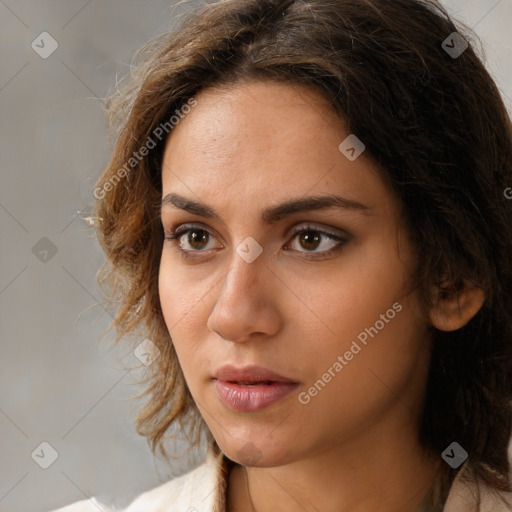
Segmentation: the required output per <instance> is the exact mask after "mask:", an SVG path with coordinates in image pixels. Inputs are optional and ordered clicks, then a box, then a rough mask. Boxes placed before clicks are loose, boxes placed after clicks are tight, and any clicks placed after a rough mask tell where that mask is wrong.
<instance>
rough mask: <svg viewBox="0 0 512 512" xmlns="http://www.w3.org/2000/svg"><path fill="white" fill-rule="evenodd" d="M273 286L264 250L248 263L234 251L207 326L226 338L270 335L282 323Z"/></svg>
mask: <svg viewBox="0 0 512 512" xmlns="http://www.w3.org/2000/svg"><path fill="white" fill-rule="evenodd" d="M276 286H279V284H278V280H277V279H276V278H275V276H274V275H273V273H272V272H271V271H270V269H269V268H268V267H267V266H266V263H265V261H264V254H261V255H260V256H259V257H258V258H256V260H254V261H252V262H251V263H247V262H246V261H245V260H244V259H243V258H241V257H240V256H239V255H238V254H237V253H236V252H233V257H232V260H231V261H230V268H229V271H228V273H227V274H226V276H225V278H224V281H223V282H222V284H221V289H220V290H219V292H218V295H217V298H216V301H215V305H214V307H213V310H212V312H211V314H210V316H209V318H208V322H207V326H208V328H209V329H210V330H211V331H213V332H215V333H217V334H218V335H219V336H221V337H222V338H224V339H225V340H230V341H233V342H245V341H248V340H249V339H251V338H254V337H255V336H257V335H260V336H272V335H273V334H275V333H276V332H278V331H279V329H280V327H281V316H280V314H279V310H278V305H277V302H276V301H277V298H276V297H277V293H276V291H277V290H276Z"/></svg>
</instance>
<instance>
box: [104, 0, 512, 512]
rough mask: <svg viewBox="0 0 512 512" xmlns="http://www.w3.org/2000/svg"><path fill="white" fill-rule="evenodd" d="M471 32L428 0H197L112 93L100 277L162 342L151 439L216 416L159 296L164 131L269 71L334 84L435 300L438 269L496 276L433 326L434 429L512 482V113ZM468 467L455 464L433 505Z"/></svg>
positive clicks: (326, 90)
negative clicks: (510, 195) (393, 199)
mask: <svg viewBox="0 0 512 512" xmlns="http://www.w3.org/2000/svg"><path fill="white" fill-rule="evenodd" d="M456 31H458V32H459V33H460V34H462V35H463V37H464V38H465V39H466V40H467V41H468V42H469V43H471V44H470V45H469V47H468V48H467V49H466V50H465V51H464V52H463V53H462V54H461V55H460V56H458V57H454V56H453V55H449V54H448V53H447V51H445V49H444V48H443V47H442V43H443V41H444V40H445V39H446V38H448V36H450V35H451V34H452V33H453V32H456ZM475 38H476V36H474V34H473V33H472V32H471V31H469V29H466V28H464V30H463V29H462V26H455V25H454V23H453V22H452V20H451V19H450V17H449V16H448V14H447V13H446V11H445V10H444V9H443V8H442V7H441V6H440V5H439V4H438V3H436V2H434V1H433V0H432V1H427V0H422V1H419V0H393V1H389V0H328V1H321V0H297V1H290V0H279V1H277V0H276V1H273V0H250V1H248V0H225V1H219V2H217V3H212V4H208V5H204V6H203V7H201V8H200V9H198V10H196V11H193V12H192V13H189V14H188V16H187V17H186V19H185V20H183V22H182V23H181V25H180V27H179V29H178V30H174V31H172V32H171V33H167V34H163V35H162V36H160V37H158V38H156V39H155V40H153V41H151V42H150V43H148V44H147V45H146V46H145V47H144V48H142V49H141V50H140V51H139V53H138V55H137V56H138V65H137V66H135V68H134V69H133V70H132V72H131V75H130V76H129V77H126V78H127V83H126V84H125V86H124V87H123V88H122V90H120V91H118V92H116V93H115V94H113V95H112V96H111V97H110V98H109V100H108V102H107V108H108V111H109V114H110V118H109V120H110V125H111V127H112V128H113V129H114V130H115V147H114V151H113V154H112V158H111V161H110V163H109V165H108V167H107V168H106V170H105V171H104V174H103V175H102V177H101V178H100V180H99V181H98V183H97V189H96V190H95V194H94V195H95V197H96V199H97V201H96V205H95V207H96V212H95V215H96V217H97V219H98V224H97V226H98V237H99V240H100V243H101V245H102V247H103V249H104V250H105V252H106V255H107V262H106V265H105V266H104V267H103V270H104V272H103V274H102V276H101V277H100V278H99V279H100V283H102V284H103V285H106V287H107V288H108V289H109V291H110V295H109V297H110V298H111V299H112V300H115V301H117V302H118V304H119V308H118V311H117V316H116V318H115V320H114V324H115V326H116V328H117V338H116V340H117V341H118V340H120V339H121V338H124V337H125V335H127V334H128V333H140V335H141V336H143V337H148V338H150V339H151V340H152V341H153V343H155V345H156V346H157V347H158V348H159V350H160V357H159V358H158V359H157V360H156V361H155V362H154V363H153V364H152V365H151V366H149V367H148V369H147V370H148V378H147V379H146V381H144V382H149V386H148V387H147V389H146V391H145V392H144V394H147V395H148V396H149V399H148V401H147V402H146V404H145V406H144V407H143V409H142V410H141V412H140V414H139V416H138V418H137V430H138V432H139V433H140V434H142V435H144V436H146V437H147V439H148V440H149V442H150V444H151V449H152V450H153V451H155V450H156V448H157V447H159V448H160V450H161V452H162V453H163V454H164V455H165V453H166V452H165V448H164V434H165V433H166V432H167V431H168V429H169V427H170V426H171V425H172V424H178V425H181V426H182V427H183V428H184V427H185V425H188V426H189V427H190V429H191V430H190V433H191V439H192V441H193V442H196V441H197V439H198V436H199V432H200V431H201V429H202V428H203V427H204V426H205V425H204V422H203V421H202V418H201V417H200V415H199V413H198V411H197V408H196V406H195V404H194V402H193V400H192V398H191V395H190V393H189V391H188V388H187V386H186V383H185V381H184V378H183V375H182V372H181V369H180V366H179V363H178V360H177V357H176V353H175V351H174V347H173V344H172V339H171V337H170V334H169V332H168V330H167V327H166V325H165V322H164V319H163V316H162V310H161V306H160V302H159V295H158V268H159V260H160V253H161V248H162V241H163V232H162V227H161V223H160V219H159V215H160V201H161V194H162V186H161V161H162V154H163V148H164V143H165V137H162V138H159V137H156V136H155V133H160V132H155V129H156V128H157V127H159V126H161V125H162V123H166V122H167V125H165V126H166V127H167V128H169V123H168V121H169V119H170V118H171V116H172V115H173V114H174V113H175V112H176V111H178V112H179V111H180V108H182V107H183V105H184V104H185V103H186V102H187V100H188V101H189V102H190V100H191V99H193V97H194V96H195V95H197V94H198V92H199V91H201V90H203V89H205V88H207V87H212V86H215V87H227V86H232V85H234V84H237V83H238V82H240V81H241V80H273V81H278V82H281V83H287V84H302V85H305V86H308V87H312V88H314V89H315V90H319V91H321V92H322V93H323V94H324V96H325V97H326V98H328V99H329V101H330V102H331V104H332V108H333V109H334V110H335V111H336V112H337V113H338V114H339V115H340V117H342V118H343V119H344V120H346V122H347V124H348V127H349V130H350V132H351V133H355V134H356V135H357V136H358V137H359V138H360V139H361V140H363V141H364V143H365V145H366V151H367V154H370V155H371V157H372V158H373V159H374V160H375V161H376V162H378V164H380V167H381V168H382V169H383V173H384V176H385V178H386V179H387V180H388V181H389V182H390V183H391V185H392V186H393V188H394V190H395V191H396V193H397V195H398V197H399V198H400V199H401V201H402V203H403V206H404V215H405V217H406V221H407V224H408V227H409V231H410V234H411V237H412V239H413V242H414V244H415V247H416V249H417V252H418V254H419V261H418V265H417V267H416V269H415V271H414V274H413V278H414V283H415V285H416V286H417V289H418V292H419V293H420V298H421V301H422V309H423V311H424V313H425V314H426V312H427V311H428V310H429V308H430V307H431V306H432V297H431V295H430V293H429V290H430V286H431V285H432V284H433V283H435V284H437V285H438V286H439V287H440V288H441V283H448V284H446V286H443V287H442V290H443V293H444V294H445V295H449V294H452V293H453V294H456V293H457V292H458V291H460V287H461V285H462V283H463V280H464V279H466V280H467V281H469V282H471V283H474V284H476V285H477V286H479V287H481V288H482V289H483V290H484V291H485V296H486V300H485V303H484V305H483V307H482V308H481V310H480V311H479V312H478V313H477V314H476V316H475V317H474V318H473V319H472V320H471V321H470V322H469V323H468V324H467V325H465V326H464V327H463V328H461V329H459V330H457V331H454V332H441V331H438V330H436V329H434V328H432V340H433V350H432V356H431V365H430V374H429V378H428V383H427V394H426V402H425V407H424V412H423V417H422V426H421V441H422V443H423V445H424V446H425V448H426V450H427V451H429V452H430V453H437V454H441V452H442V451H443V450H444V449H445V448H446V447H447V446H448V445H449V444H450V443H451V442H452V441H457V442H458V443H459V444H460V445H461V446H462V447H463V448H464V449H465V450H466V451H467V452H468V453H469V458H468V460H467V462H466V464H465V465H464V466H463V467H464V470H465V474H467V475H468V476H470V477H472V478H474V479H475V480H480V481H483V482H485V483H486V484H488V485H490V486H491V487H492V488H494V489H497V490H498V489H499V490H511V489H510V483H509V476H508V472H509V463H508V459H507V445H508V441H509V437H510V430H511V412H512V411H511V401H510V399H511V394H512V371H511V361H512V357H511V355H512V321H511V316H512V268H511V263H510V258H511V254H512V230H511V226H512V201H510V200H507V198H506V197H505V194H504V190H505V189H506V188H507V186H508V187H510V186H512V127H511V122H510V118H509V116H508V114H507V111H506V108H505V106H504V104H503V101H502V99H501V97H500V94H499V91H498V89H497V87H496V85H495V83H494V82H493V80H492V78H491V77H490V75H489V74H488V72H487V71H486V69H485V67H484V65H483V64H482V62H481V61H480V59H479V57H478V56H477V54H476V53H475V51H474V49H473V47H472V46H473V43H474V40H475ZM189 104H190V103H189ZM180 117H181V115H180ZM167 132H170V128H169V129H168V130H166V133H167ZM150 139H151V141H152V143H153V144H152V148H151V149H150V150H149V151H147V152H145V153H146V154H145V156H143V157H141V156H139V155H138V150H139V149H140V148H141V147H143V146H144V145H146V146H149V144H148V141H149V140H150ZM153 146H154V147H153ZM135 153H137V157H136V158H135V157H134V154H135ZM130 159H134V160H130ZM127 162H130V164H129V165H130V167H127ZM121 169H124V172H121ZM120 176H122V179H120ZM140 339H141V338H140V337H139V340H140ZM192 434H193V435H192ZM209 435H210V436H211V434H209ZM210 440H211V437H210ZM456 474H457V470H453V469H451V468H450V466H448V464H444V463H443V465H442V468H441V470H440V474H439V481H438V483H439V486H438V487H437V491H436V492H435V493H434V492H433V493H432V494H431V497H430V499H431V505H432V507H433V508H434V509H435V510H437V509H438V508H440V507H441V505H442V503H443V500H445V498H446V494H447V492H448V489H449V487H450V485H451V483H452V482H453V478H454V477H455V475H456Z"/></svg>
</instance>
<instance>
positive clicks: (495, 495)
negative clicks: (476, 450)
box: [443, 471, 512, 512]
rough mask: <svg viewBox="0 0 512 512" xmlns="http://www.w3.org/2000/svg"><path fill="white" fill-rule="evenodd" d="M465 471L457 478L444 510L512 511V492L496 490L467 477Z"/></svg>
mask: <svg viewBox="0 0 512 512" xmlns="http://www.w3.org/2000/svg"><path fill="white" fill-rule="evenodd" d="M464 473H465V472H464V471H460V472H459V474H458V475H457V477H456V478H455V480H454V482H453V485H452V487H451V489H450V493H449V495H448V499H447V501H446V504H445V507H444V509H443V512H474V511H475V510H478V512H510V511H511V510H512V508H511V507H512V493H510V492H503V491H495V490H494V489H491V488H490V487H489V486H487V485H486V484H484V483H483V482H480V481H476V482H475V481H474V480H472V479H466V478H464ZM479 501H480V504H479V505H478V502H479ZM503 501H505V503H504V502H503Z"/></svg>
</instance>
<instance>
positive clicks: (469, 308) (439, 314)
mask: <svg viewBox="0 0 512 512" xmlns="http://www.w3.org/2000/svg"><path fill="white" fill-rule="evenodd" d="M445 283H446V280H445V281H443V282H442V283H441V285H440V286H438V287H437V288H436V289H435V290H434V295H435V299H436V300H435V301H434V302H435V304H436V305H435V306H433V307H432V309H431V310H430V314H429V318H430V322H431V323H432V325H433V326H434V327H435V328H436V329H439V330H440V331H456V330H457V329H460V328H461V327H463V326H464V325H466V324H467V323H468V322H469V321H470V320H471V319H472V318H473V317H474V316H475V315H476V314H477V313H478V311H479V310H480V308H481V307H482V305H483V303H484V302H485V294H484V291H483V290H482V289H481V288H478V287H477V286H475V285H474V284H473V283H471V282H469V281H467V280H466V279H464V281H463V282H462V284H461V285H459V286H456V285H452V286H451V287H448V288H446V287H442V285H443V284H445Z"/></svg>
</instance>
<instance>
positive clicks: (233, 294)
mask: <svg viewBox="0 0 512 512" xmlns="http://www.w3.org/2000/svg"><path fill="white" fill-rule="evenodd" d="M241 249H243V245H242V244H240V246H239V247H238V248H237V250H238V251H240V250H241ZM264 267H265V264H264V257H263V255H260V256H258V257H257V258H255V259H254V260H253V261H251V262H250V263H249V262H248V261H246V260H245V259H244V258H243V257H242V256H240V255H239V254H238V252H236V251H235V252H234V253H233V257H232V259H231V261H230V264H229V269H228V272H227V274H226V278H225V282H224V284H223V286H222V288H221V290H220V292H219V296H218V301H219V300H227V301H231V300H235V301H238V300H241V299H244V302H245V303H246V304H248V303H249V302H250V301H256V300H258V298H259V297H260V293H259V291H258V287H259V285H260V284H261V282H262V272H264V271H265V268H264ZM251 292H252V293H251Z"/></svg>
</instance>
